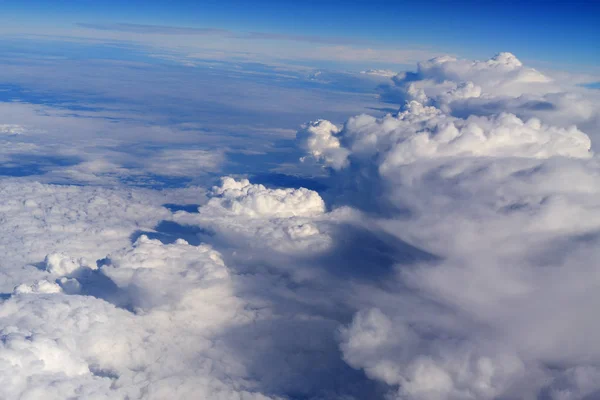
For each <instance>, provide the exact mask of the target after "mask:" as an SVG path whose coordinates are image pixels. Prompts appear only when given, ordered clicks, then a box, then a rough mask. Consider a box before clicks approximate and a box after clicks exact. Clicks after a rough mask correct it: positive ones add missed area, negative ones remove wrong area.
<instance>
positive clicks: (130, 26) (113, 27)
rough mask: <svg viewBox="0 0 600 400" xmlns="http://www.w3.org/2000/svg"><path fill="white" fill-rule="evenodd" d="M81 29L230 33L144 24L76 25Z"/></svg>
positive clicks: (190, 33) (197, 33)
mask: <svg viewBox="0 0 600 400" xmlns="http://www.w3.org/2000/svg"><path fill="white" fill-rule="evenodd" d="M76 25H77V26H79V27H81V28H86V29H95V30H100V31H116V32H129V33H147V34H159V35H225V36H229V35H231V34H232V32H230V31H227V30H225V29H217V28H190V27H178V26H165V25H144V24H126V23H99V24H97V23H85V22H80V23H77V24H76Z"/></svg>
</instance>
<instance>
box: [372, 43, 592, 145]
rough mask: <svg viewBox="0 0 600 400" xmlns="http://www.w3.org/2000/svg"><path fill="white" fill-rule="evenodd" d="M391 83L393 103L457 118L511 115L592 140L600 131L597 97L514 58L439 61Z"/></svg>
mask: <svg viewBox="0 0 600 400" xmlns="http://www.w3.org/2000/svg"><path fill="white" fill-rule="evenodd" d="M571 80H572V79H571ZM393 81H394V84H393V85H387V86H384V88H383V92H382V98H383V99H384V100H387V101H390V102H396V103H399V104H403V103H404V102H406V101H412V100H415V101H418V102H420V103H422V104H424V105H433V106H436V107H438V108H440V109H441V110H443V111H444V112H447V113H449V114H452V115H454V116H459V117H466V116H469V115H494V114H498V113H501V112H510V113H513V114H516V115H518V116H519V117H521V118H526V119H528V118H531V117H537V118H540V119H542V120H543V121H544V122H546V123H550V124H553V125H558V126H561V127H567V126H569V125H573V124H577V125H578V126H579V127H580V129H583V131H585V132H586V133H588V134H592V135H594V134H595V133H596V131H597V130H598V128H599V127H600V125H599V123H598V122H599V120H598V114H599V112H598V111H599V110H598V102H597V100H598V97H597V94H595V93H593V91H591V90H588V89H584V88H581V87H579V86H578V82H575V81H573V82H570V81H569V78H568V77H566V78H565V77H564V76H563V77H558V78H556V79H555V78H553V77H551V76H549V75H547V74H544V73H542V72H540V71H537V70H535V69H533V68H530V67H527V66H525V65H524V64H523V63H522V62H521V61H519V60H518V59H517V58H516V57H515V56H514V55H513V54H511V53H499V54H498V55H496V56H495V57H492V58H491V59H489V60H486V61H470V60H462V59H457V58H455V57H449V56H442V57H437V58H433V59H431V60H429V61H426V62H422V63H419V64H418V67H417V71H416V72H406V73H401V74H398V75H396V76H395V77H394V78H393Z"/></svg>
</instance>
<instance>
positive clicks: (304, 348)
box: [0, 53, 600, 400]
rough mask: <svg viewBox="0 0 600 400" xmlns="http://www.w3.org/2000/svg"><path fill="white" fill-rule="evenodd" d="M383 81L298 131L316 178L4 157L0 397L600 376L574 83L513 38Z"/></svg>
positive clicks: (451, 395) (550, 390)
mask: <svg viewBox="0 0 600 400" xmlns="http://www.w3.org/2000/svg"><path fill="white" fill-rule="evenodd" d="M384 72H385V73H386V74H387V71H384ZM367 73H377V74H383V72H381V71H371V72H367ZM394 82H395V85H394V86H393V87H388V88H387V90H388V93H387V94H385V95H388V96H396V97H395V100H396V101H400V100H401V101H400V102H401V103H402V104H403V105H402V107H401V108H400V110H399V111H398V112H397V113H394V114H387V115H385V116H381V117H372V116H369V115H364V114H363V115H358V116H355V117H351V118H350V119H348V120H347V121H346V122H345V123H344V124H343V126H337V125H336V124H334V123H332V122H330V121H326V120H316V121H314V122H310V123H307V124H305V125H304V126H303V127H302V128H301V129H300V130H299V131H298V133H297V135H296V144H297V147H298V150H299V151H301V152H303V157H302V161H301V162H299V164H300V165H301V166H306V167H307V168H314V167H315V164H316V165H319V166H322V167H323V173H324V174H326V175H327V178H326V181H325V182H327V184H328V188H327V189H326V190H321V191H319V192H317V191H315V190H309V189H307V188H302V187H296V188H278V187H272V186H270V185H268V184H261V183H258V182H257V181H254V182H253V179H247V178H245V177H240V176H235V177H234V176H231V177H223V178H222V179H221V182H220V184H218V185H217V186H214V187H213V188H212V189H210V190H208V191H207V192H206V198H205V197H204V194H205V192H204V191H203V190H202V189H200V188H189V189H182V190H163V191H159V190H150V189H132V188H122V187H118V188H113V189H105V188H101V187H95V188H93V187H86V186H57V185H50V184H42V183H35V182H31V181H27V180H18V179H3V180H2V181H0V199H1V202H0V204H1V205H0V223H1V224H2V226H3V229H2V231H1V233H0V250H2V253H3V257H2V258H1V259H0V266H1V269H0V279H1V291H2V293H1V297H0V337H1V338H2V341H1V342H0V371H2V372H3V373H2V374H0V383H1V384H0V398H7V399H13V398H14V399H38V398H47V399H65V398H76V399H199V398H203V399H204V398H206V399H239V400H250V399H297V398H302V399H347V400H350V399H382V400H383V399H415V400H421V399H422V400H430V399H431V400H438V399H449V400H451V399H457V400H458V399H461V400H462V399H490V400H491V399H509V398H510V399H512V398H519V399H555V400H570V399H583V398H587V399H592V398H596V397H598V396H600V338H599V337H598V335H597V334H596V332H597V331H598V330H599V329H600V323H599V322H598V321H597V318H595V316H596V314H597V310H596V308H597V305H598V304H600V279H599V278H598V277H600V265H599V264H598V263H597V262H596V260H598V259H600V162H599V160H598V158H597V156H596V155H595V154H594V152H593V151H592V148H593V139H594V135H595V133H596V132H591V131H590V129H592V128H593V127H594V126H595V125H594V124H595V123H596V122H594V121H598V114H597V112H596V108H595V107H596V106H597V105H596V104H595V103H594V99H593V98H592V99H590V98H587V97H586V96H585V93H586V92H585V91H580V92H576V93H568V92H566V91H565V87H566V86H564V85H562V84H559V83H556V82H555V81H553V80H552V79H551V78H549V77H546V76H545V75H543V74H542V73H540V72H538V71H535V70H533V69H531V68H527V67H526V66H524V65H523V64H522V63H521V62H520V61H519V60H518V59H516V57H514V56H513V55H511V54H509V53H501V54H499V55H498V56H496V57H494V58H492V59H490V60H488V61H483V62H479V61H475V62H472V61H466V60H457V59H455V58H451V57H442V58H436V59H433V60H430V61H428V62H425V63H422V64H420V65H419V67H418V70H417V72H416V73H406V74H400V75H397V76H396V77H395V78H394ZM569 99H574V100H573V101H571V100H569ZM534 102H538V103H536V104H538V105H535V106H534ZM541 102H547V103H549V104H550V106H540V105H539V104H541ZM2 126H3V125H0V127H2ZM0 129H4V128H0ZM15 129H16V128H14V129H13V128H10V127H9V128H6V129H5V131H6V132H4V133H5V134H18V133H21V132H13V131H14V130H15ZM590 137H591V138H592V139H590ZM162 154H163V156H162V158H161V159H162V160H163V162H164V165H165V167H164V168H165V169H166V170H167V172H168V173H169V174H170V175H172V176H185V171H186V170H189V169H191V170H194V169H209V170H217V169H218V166H219V165H220V163H222V162H223V155H222V154H221V153H219V152H217V153H211V152H207V151H202V150H176V151H165V152H164V153H162ZM178 159H181V161H182V162H181V163H178V162H177V160H178ZM151 167H152V168H156V170H157V172H158V171H159V170H160V168H159V167H158V166H151ZM148 168H150V167H148ZM80 170H81V168H80ZM190 199H191V200H192V201H190Z"/></svg>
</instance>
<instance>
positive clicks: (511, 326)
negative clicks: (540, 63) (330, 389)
mask: <svg viewBox="0 0 600 400" xmlns="http://www.w3.org/2000/svg"><path fill="white" fill-rule="evenodd" d="M422 70H423V71H428V72H427V73H430V72H431V71H434V70H435V71H436V72H435V73H436V74H440V75H441V76H443V78H440V79H438V81H437V82H434V83H435V84H436V85H438V86H437V88H439V85H449V87H451V89H452V90H454V89H457V88H456V87H453V86H452V85H453V84H449V83H448V81H447V78H448V79H449V78H455V77H456V76H458V77H460V76H461V74H463V73H468V74H470V75H472V76H473V77H478V76H480V75H481V76H482V78H481V79H482V80H488V81H489V82H492V79H491V78H492V77H493V76H497V75H507V76H509V77H510V79H509V81H510V82H508V81H504V80H502V79H499V80H498V81H497V82H496V83H494V85H496V86H497V87H496V90H498V91H501V92H503V93H508V94H509V95H515V94H518V91H520V90H523V91H527V92H528V91H530V89H524V87H523V86H520V84H519V83H523V82H524V83H526V84H527V85H529V84H531V85H537V84H547V83H548V82H547V80H546V79H543V78H542V77H541V76H540V75H539V73H537V72H535V71H533V70H525V69H524V67H523V66H522V64H521V63H520V62H518V60H516V59H515V58H514V57H513V56H511V55H506V54H502V55H500V56H498V57H496V58H494V59H492V60H490V61H488V62H485V63H478V62H474V63H464V62H458V63H457V62H456V61H455V60H454V59H451V58H447V59H441V60H433V61H431V62H429V63H426V64H424V65H423V67H422ZM465 71H466V72H465ZM424 73H425V72H424ZM403 79H405V78H403ZM432 80H433V79H432ZM492 83H493V82H492ZM459 89H461V90H463V89H464V92H463V93H461V94H459V95H457V96H459V97H460V96H463V97H465V96H470V95H477V92H478V91H477V90H475V89H474V86H471V85H468V86H464V87H462V88H459ZM485 90H489V88H485ZM469 91H470V92H472V93H467V92H469ZM445 93H446V94H447V93H450V92H448V91H446V92H445ZM421 94H422V93H421ZM430 94H431V93H430ZM425 96H426V97H423V98H422V99H421V100H423V101H424V102H425V104H422V103H420V102H418V101H416V100H411V101H410V102H408V103H407V104H406V106H405V107H403V109H402V110H401V111H400V112H398V114H396V115H387V116H385V117H382V118H374V117H370V116H366V115H360V116H357V117H353V118H350V119H349V120H348V121H347V122H346V123H345V124H344V126H343V128H341V129H338V128H336V130H335V139H336V143H337V144H338V146H339V147H336V148H339V149H341V151H345V154H346V159H345V162H344V163H334V162H331V161H330V160H328V159H327V158H324V157H318V154H317V156H314V155H313V157H314V158H316V159H318V160H320V161H321V162H322V163H324V164H326V165H329V166H330V167H331V171H332V173H333V177H332V181H334V182H336V183H338V184H340V185H342V186H343V187H344V188H345V190H347V188H348V187H349V186H350V185H354V186H355V190H354V191H353V192H352V193H353V196H354V197H360V196H363V197H372V196H375V197H377V202H375V204H374V203H373V202H370V203H369V202H360V201H354V202H353V204H356V205H359V206H361V207H363V208H364V210H365V211H369V212H370V213H373V214H372V215H374V218H375V219H376V220H377V221H378V222H377V224H379V226H380V227H381V229H383V230H385V231H386V232H388V233H391V234H392V235H394V236H396V237H398V238H400V239H402V240H404V241H407V242H409V243H411V244H413V245H415V246H417V247H419V248H421V249H423V250H426V251H428V252H430V253H432V254H435V255H436V256H437V257H438V258H436V259H434V260H433V261H430V262H420V263H416V264H414V265H411V266H410V267H407V266H398V267H397V269H396V272H395V274H394V276H393V278H390V279H392V280H393V282H394V283H393V284H390V286H388V287H386V289H385V290H376V289H373V288H370V289H365V291H364V292H362V294H363V295H364V296H369V297H370V298H371V299H372V300H371V301H370V302H369V303H370V304H368V305H367V306H366V307H363V309H362V310H361V311H359V312H358V313H357V314H356V315H355V316H354V319H353V321H352V322H351V323H350V324H347V325H346V326H345V327H344V328H342V330H341V334H340V348H341V350H342V352H343V356H344V359H345V360H346V361H347V362H348V363H349V364H350V365H352V366H353V367H355V368H361V369H363V370H364V371H365V373H366V374H367V376H369V377H371V378H372V379H375V380H377V381H379V382H382V383H385V384H386V385H388V386H389V387H390V389H391V393H392V394H391V395H392V396H393V397H394V398H411V399H434V398H435V399H440V398H441V399H465V398H473V399H494V398H503V397H519V398H538V397H541V398H553V399H563V398H573V399H575V398H584V397H585V396H596V395H597V394H598V393H600V386H599V385H598V384H597V383H593V382H595V381H594V377H595V376H597V374H598V371H599V370H600V353H598V352H597V351H596V349H598V348H600V347H599V344H598V343H596V340H595V339H593V337H594V334H593V332H595V331H596V330H597V329H598V326H597V324H596V322H595V320H594V318H592V317H591V316H592V315H593V313H594V312H593V311H592V310H593V304H596V303H597V302H598V301H599V298H598V296H597V293H598V292H597V290H596V287H597V286H598V284H599V282H598V280H597V279H595V277H596V276H597V274H598V268H597V265H596V263H594V262H593V260H595V259H596V258H597V257H598V256H599V254H598V250H597V249H598V244H599V243H598V240H599V236H598V232H599V231H600V214H599V212H598V210H600V203H598V201H597V199H598V198H599V197H598V195H599V194H600V193H598V190H597V188H598V187H600V186H599V185H600V181H599V180H598V179H599V177H600V169H599V168H600V164H599V163H598V160H597V157H596V156H595V155H594V154H593V153H592V152H591V151H590V147H591V141H590V138H589V137H588V136H587V135H586V134H585V133H583V132H582V131H580V130H579V129H578V128H576V127H575V126H570V127H567V128H565V127H562V126H560V125H559V126H553V125H550V124H547V123H545V122H543V121H541V120H540V119H538V118H529V119H522V118H519V117H518V116H516V115H513V114H510V113H507V112H501V113H498V114H490V115H485V116H478V115H471V116H468V117H466V118H458V117H456V116H453V115H452V114H453V110H452V109H451V107H444V106H443V105H442V104H441V102H440V101H429V100H428V99H431V97H430V95H427V94H426V95H425ZM436 99H437V100H439V99H441V97H440V96H438V97H436ZM445 104H446V105H448V104H450V105H451V103H445ZM319 124H324V123H323V122H319ZM324 125H325V124H324ZM299 141H300V143H299V145H300V146H301V147H303V148H305V149H308V151H309V154H312V149H311V147H310V146H307V145H306V143H307V141H306V140H305V139H304V140H303V139H302V135H299ZM317 148H318V149H320V148H327V146H321V147H317ZM365 187H368V188H373V187H374V188H376V189H377V190H369V192H368V193H365ZM366 205H369V206H368V207H367V206H366Z"/></svg>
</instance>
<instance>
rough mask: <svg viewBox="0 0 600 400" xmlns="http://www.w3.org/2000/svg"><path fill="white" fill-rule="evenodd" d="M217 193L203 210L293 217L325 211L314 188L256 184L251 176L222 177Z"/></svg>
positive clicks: (215, 191) (244, 214)
mask: <svg viewBox="0 0 600 400" xmlns="http://www.w3.org/2000/svg"><path fill="white" fill-rule="evenodd" d="M213 192H214V193H215V194H216V195H217V196H216V197H214V198H212V199H211V200H210V201H209V202H208V204H207V205H206V206H205V207H203V210H206V209H210V211H209V212H213V211H212V209H214V208H216V209H220V210H226V211H227V212H230V213H233V214H234V215H242V216H246V217H279V218H282V217H283V218H285V217H294V216H312V215H318V214H322V213H323V212H325V203H324V202H323V199H321V197H320V196H319V194H318V193H317V192H315V191H312V190H308V189H305V188H300V189H267V188H266V187H265V186H263V185H260V184H259V185H253V184H251V183H250V181H248V179H241V180H239V181H236V180H235V179H233V178H231V177H226V178H223V181H222V183H221V186H218V187H215V188H214V189H213Z"/></svg>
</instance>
